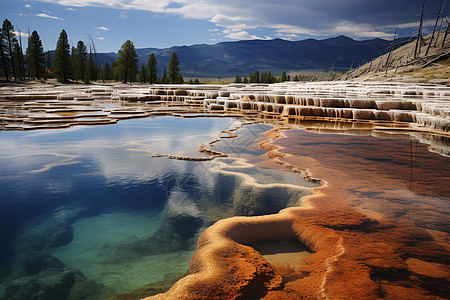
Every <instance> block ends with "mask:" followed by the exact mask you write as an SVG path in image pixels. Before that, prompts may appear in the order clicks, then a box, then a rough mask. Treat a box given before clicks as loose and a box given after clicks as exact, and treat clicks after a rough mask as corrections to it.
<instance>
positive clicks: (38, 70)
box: [26, 30, 45, 80]
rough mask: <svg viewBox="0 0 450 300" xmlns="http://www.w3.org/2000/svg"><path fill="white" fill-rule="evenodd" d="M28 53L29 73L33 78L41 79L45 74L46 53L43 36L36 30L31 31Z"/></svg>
mask: <svg viewBox="0 0 450 300" xmlns="http://www.w3.org/2000/svg"><path fill="white" fill-rule="evenodd" d="M26 53H27V61H28V69H29V74H30V76H31V77H32V78H34V79H37V80H39V78H41V77H42V76H44V64H45V54H44V47H43V46H42V41H41V38H40V37H39V34H38V33H37V31H36V30H34V31H33V33H31V36H30V38H29V40H28V48H27V50H26Z"/></svg>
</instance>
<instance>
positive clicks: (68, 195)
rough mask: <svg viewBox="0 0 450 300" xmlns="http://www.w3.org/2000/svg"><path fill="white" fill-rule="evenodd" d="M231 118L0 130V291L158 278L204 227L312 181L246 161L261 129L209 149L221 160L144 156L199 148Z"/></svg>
mask: <svg viewBox="0 0 450 300" xmlns="http://www.w3.org/2000/svg"><path fill="white" fill-rule="evenodd" d="M240 124H241V121H240V120H237V119H226V118H220V119H216V118H214V119H208V118H199V119H182V118H173V117H161V118H148V119H139V120H129V121H123V122H120V123H119V124H116V125H114V126H97V127H74V128H70V129H64V130H44V131H36V132H31V133H29V132H0V139H1V143H0V153H2V154H1V155H0V163H1V164H2V166H3V170H2V171H3V172H2V174H0V184H1V186H2V189H1V191H0V223H1V227H0V228H1V230H0V238H1V239H2V241H3V243H2V245H1V247H0V251H1V253H0V257H1V261H0V264H1V268H0V269H1V270H2V271H1V273H0V279H1V281H0V296H2V297H7V298H8V297H10V299H23V298H27V297H29V295H31V294H32V293H33V291H32V289H33V286H39V289H40V290H42V291H44V292H43V293H44V294H45V293H48V295H51V293H54V292H55V289H56V292H57V293H60V295H62V296H61V297H60V298H61V299H65V298H67V297H69V296H70V297H81V295H85V294H87V296H88V297H89V299H105V298H107V297H109V296H111V295H114V294H116V293H119V292H123V291H126V290H130V289H134V288H138V287H140V286H143V285H145V284H148V283H151V282H154V283H155V282H158V284H160V285H164V284H163V283H161V282H163V281H164V282H172V281H173V280H174V279H176V278H178V277H179V276H181V275H183V274H184V273H185V272H186V271H187V268H188V265H189V261H190V257H191V255H192V253H193V251H194V248H195V241H196V239H197V236H198V234H200V233H201V231H202V228H204V227H205V226H208V225H210V224H212V222H214V221H216V220H219V219H221V218H225V217H229V216H233V215H258V214H267V213H276V212H278V211H279V210H280V209H283V208H285V207H286V206H290V205H298V204H299V203H298V199H299V198H300V197H301V196H303V195H307V194H309V193H310V190H311V188H312V187H314V186H317V185H314V184H311V183H309V182H306V181H304V180H303V179H301V178H300V177H299V176H298V175H295V174H290V173H288V172H287V171H280V170H278V171H276V170H271V169H268V168H263V167H255V166H254V165H252V164H249V163H248V160H249V159H253V160H255V159H256V160H258V159H257V157H258V155H261V154H263V153H264V151H262V150H260V149H258V147H257V145H256V143H257V142H258V141H259V140H260V139H261V138H263V136H262V135H261V133H262V132H263V131H265V130H267V129H269V128H270V127H269V126H266V125H250V126H246V127H244V128H241V129H240V130H239V135H240V138H238V139H227V141H226V142H223V143H221V144H222V146H220V145H217V146H215V147H216V148H220V147H222V148H226V149H227V151H228V153H230V154H231V155H230V156H229V157H228V158H223V159H217V160H214V161H205V162H193V161H178V160H169V159H167V158H165V157H153V154H155V153H169V154H176V155H183V156H195V157H198V156H202V155H204V154H201V153H198V152H197V150H198V147H199V145H201V144H204V143H208V142H210V141H212V140H214V139H215V138H216V137H218V136H220V135H221V131H222V130H225V129H231V128H235V127H238V126H239V125H240ZM242 143H245V145H244V144H242ZM286 183H288V184H286ZM68 278H69V279H70V280H69V279H68ZM67 281H68V282H70V284H68V283H67ZM19 282H21V283H20V287H19V284H18V283H19ZM45 295H46V294H45ZM11 297H12V298H11Z"/></svg>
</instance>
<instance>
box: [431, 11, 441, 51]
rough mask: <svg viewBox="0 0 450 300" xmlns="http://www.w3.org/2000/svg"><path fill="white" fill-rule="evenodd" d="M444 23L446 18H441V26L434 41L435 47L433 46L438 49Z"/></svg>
mask: <svg viewBox="0 0 450 300" xmlns="http://www.w3.org/2000/svg"><path fill="white" fill-rule="evenodd" d="M443 23H444V17H442V18H441V24H439V29H438V31H437V35H436V39H435V40H434V45H433V47H434V48H436V45H437V42H438V40H439V35H440V33H441V29H442V24H443Z"/></svg>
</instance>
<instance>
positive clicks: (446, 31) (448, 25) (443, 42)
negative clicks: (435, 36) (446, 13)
mask: <svg viewBox="0 0 450 300" xmlns="http://www.w3.org/2000/svg"><path fill="white" fill-rule="evenodd" d="M445 22H447V29H445V34H444V39H443V40H442V46H441V48H444V46H445V40H446V39H447V34H448V29H449V27H450V23H449V22H448V20H447V19H445Z"/></svg>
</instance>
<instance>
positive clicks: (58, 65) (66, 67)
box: [53, 29, 72, 82]
mask: <svg viewBox="0 0 450 300" xmlns="http://www.w3.org/2000/svg"><path fill="white" fill-rule="evenodd" d="M54 55H55V58H54V59H53V72H54V74H55V75H56V78H57V79H58V81H59V82H66V81H67V80H68V79H69V78H70V76H71V73H72V64H71V57H70V46H69V40H68V38H67V33H66V31H65V30H64V29H63V30H62V31H61V33H60V35H59V38H58V41H57V43H56V49H55V52H54Z"/></svg>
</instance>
